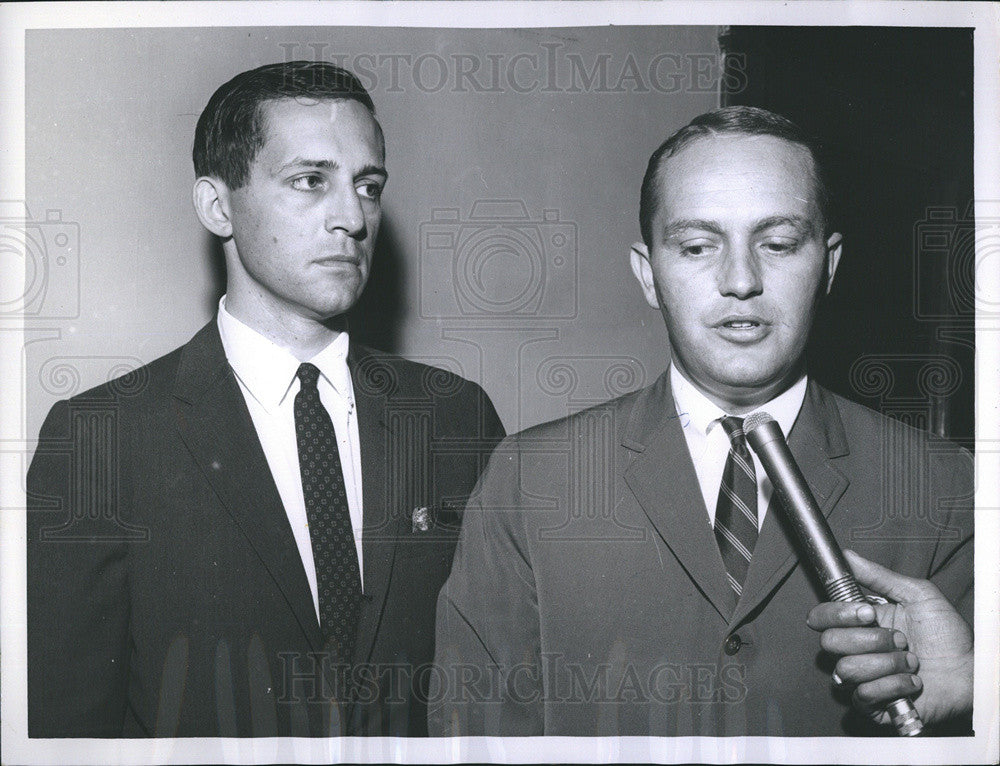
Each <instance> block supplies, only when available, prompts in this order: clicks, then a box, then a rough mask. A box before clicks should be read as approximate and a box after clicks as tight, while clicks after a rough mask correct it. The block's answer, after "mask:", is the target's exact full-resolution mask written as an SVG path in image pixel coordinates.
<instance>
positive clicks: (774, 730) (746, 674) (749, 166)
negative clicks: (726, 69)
mask: <svg viewBox="0 0 1000 766" xmlns="http://www.w3.org/2000/svg"><path fill="white" fill-rule="evenodd" d="M640 223H641V227H642V234H643V240H644V242H643V243H639V244H636V245H634V246H633V249H632V254H631V264H632V269H633V272H634V274H635V276H636V278H637V280H638V282H639V284H640V286H641V288H642V290H643V293H644V296H645V298H646V300H647V301H648V303H649V304H650V306H652V307H653V308H656V309H658V310H659V311H660V312H661V313H662V315H663V318H664V320H665V323H666V326H667V330H668V332H669V336H670V342H671V360H670V366H669V368H668V370H667V371H666V372H664V374H663V375H662V376H661V377H660V378H659V379H658V380H657V381H656V382H655V383H654V384H653V385H651V386H650V387H648V388H646V389H643V390H641V391H637V392H634V393H632V394H628V395H626V396H624V397H622V398H620V399H617V400H614V401H611V402H608V403H607V404H605V405H601V406H599V407H596V408H593V409H590V410H586V411H584V412H581V413H578V414H576V415H573V416H571V417H569V418H566V419H564V420H561V421H557V422H554V423H549V424H545V425H542V426H538V427H535V428H532V429H529V430H528V431H526V432H524V433H521V434H518V435H516V436H513V437H511V438H509V439H507V440H505V441H504V442H502V443H501V445H500V446H499V447H498V448H497V451H496V452H495V453H494V455H493V457H492V458H491V460H490V464H489V466H488V468H487V470H486V472H485V473H484V475H483V477H482V479H481V480H480V485H479V487H478V489H477V491H476V492H475V494H474V495H473V497H472V499H471V500H470V503H469V506H468V507H467V509H466V514H465V518H464V526H463V530H462V533H461V538H460V541H459V545H458V549H457V552H456V558H455V562H454V565H453V567H452V573H451V575H450V577H449V579H448V582H447V583H446V585H445V587H444V588H443V589H442V591H441V594H440V596H439V599H438V625H437V633H438V639H437V651H436V659H435V663H436V666H437V670H436V673H435V683H434V686H433V688H432V690H431V713H430V715H431V718H430V723H431V733H432V734H473V735H474V734H503V735H527V734H555V735H650V734H652V735H709V736H722V735H774V736H789V735H841V734H861V733H876V732H881V733H886V732H887V731H891V729H889V727H885V726H883V727H881V728H878V727H877V726H876V723H875V722H874V721H873V720H872V719H871V718H870V717H869V716H868V715H865V714H863V713H862V710H864V711H865V712H867V710H868V708H867V706H868V705H871V704H873V703H876V704H877V703H879V702H880V703H881V704H883V705H884V704H885V703H887V702H889V701H890V700H892V699H893V698H894V697H898V696H900V693H901V691H902V692H903V693H906V694H908V695H911V696H913V695H915V697H916V706H917V709H918V711H919V712H920V713H921V714H922V715H924V716H925V720H926V722H927V723H930V724H934V723H940V721H942V720H944V719H948V718H951V719H954V718H956V717H961V716H963V715H965V714H967V713H968V707H969V705H971V698H969V699H968V704H965V703H961V704H957V705H955V704H946V703H948V702H949V701H953V700H954V699H955V698H956V697H961V694H960V693H959V694H956V693H955V689H954V688H953V685H952V683H951V680H950V679H953V678H956V677H958V678H961V679H962V682H963V683H965V686H966V688H969V689H971V657H972V654H971V652H972V643H971V631H970V630H969V627H968V625H969V624H971V620H972V531H973V524H972V514H971V507H972V465H971V460H970V458H969V455H968V454H967V453H965V452H963V451H962V450H960V449H959V448H957V447H955V446H954V445H951V444H949V443H946V442H943V441H941V440H936V439H932V438H930V437H929V436H927V435H926V434H923V433H920V432H917V431H915V430H913V429H911V428H909V427H907V426H905V425H902V424H900V423H898V422H896V421H893V420H890V419H888V418H885V417H883V416H881V415H879V414H878V413H876V412H873V411H871V410H868V409H866V408H864V407H861V406H859V405H857V404H854V403H852V402H849V401H847V400H845V399H843V398H841V397H839V396H836V395H834V394H832V393H831V392H829V391H826V390H824V389H823V388H822V387H821V386H819V385H818V384H817V383H816V382H815V381H813V380H810V379H809V378H808V376H807V374H806V370H805V367H804V352H805V348H806V342H807V338H808V335H809V331H810V329H811V327H812V324H813V319H814V316H815V312H816V308H817V306H818V304H819V302H820V300H821V299H822V297H823V296H824V295H825V294H826V293H827V292H828V291H829V289H830V287H831V285H832V283H833V279H834V275H835V273H836V269H837V264H838V261H839V259H840V255H841V240H842V238H841V235H840V234H839V233H837V231H836V229H835V228H834V226H833V221H832V220H831V218H830V214H829V205H828V204H827V199H826V185H825V182H824V180H823V176H822V172H821V169H820V166H819V164H818V162H817V158H816V153H815V151H814V149H813V148H812V146H811V144H810V143H809V142H808V141H807V139H806V138H805V137H804V136H803V135H802V133H801V132H800V131H799V130H798V128H796V127H795V126H794V125H793V124H791V123H790V122H788V121H787V120H785V119H784V118H782V117H780V116H778V115H774V114H771V113H769V112H765V111H763V110H759V109H752V108H748V107H731V108H726V109H720V110H717V111H715V112H711V113H708V114H706V115H702V116H701V117H699V118H696V119H695V120H694V121H693V122H692V123H691V124H690V125H688V126H686V127H684V128H682V129H681V130H680V131H678V132H677V133H676V134H674V135H673V136H672V137H671V138H669V139H668V140H667V141H666V142H665V143H664V144H663V145H662V146H661V147H660V148H659V149H658V150H657V151H656V152H655V153H654V154H653V156H652V158H651V159H650V162H649V167H648V170H647V172H646V177H645V179H644V182H643V187H642V200H641V212H640ZM756 411H766V412H768V413H770V414H771V415H772V416H773V417H774V419H775V420H777V421H778V423H779V424H780V425H781V427H782V430H783V431H784V433H786V434H788V435H789V436H788V445H789V448H790V449H791V451H792V453H793V455H794V456H795V459H796V460H797V462H798V464H799V466H800V467H801V469H802V472H803V474H804V475H805V477H806V479H807V481H808V483H809V485H810V486H811V488H812V490H813V493H814V494H815V496H816V498H817V500H818V502H819V504H820V506H821V508H822V511H823V513H824V514H825V515H826V518H827V521H828V522H829V524H830V526H831V527H832V529H833V531H834V533H835V535H836V537H837V538H838V539H839V540H841V541H844V542H849V543H850V547H852V548H853V549H854V550H855V551H857V552H859V553H861V554H862V555H863V556H865V557H867V559H871V560H873V561H874V562H878V563H880V564H881V565H884V566H885V567H888V568H889V570H895V572H898V573H900V574H894V573H893V572H889V570H883V569H879V570H878V572H880V573H883V574H886V576H885V577H881V576H879V575H877V574H875V572H876V570H874V569H872V567H874V566H875V565H874V564H869V563H867V562H865V561H863V560H861V559H858V558H854V559H852V561H853V562H854V563H855V565H856V567H857V568H858V570H859V576H861V577H862V580H863V582H865V583H867V584H869V585H873V586H874V585H879V584H881V585H886V586H888V584H889V583H890V581H891V583H892V584H893V585H892V587H890V588H889V590H891V591H892V592H891V593H888V594H887V595H891V596H894V597H896V599H897V600H898V601H899V603H896V604H891V605H886V606H885V607H879V610H880V611H879V614H878V618H877V621H876V615H875V614H874V612H863V611H859V608H858V607H857V605H852V606H851V607H850V612H849V613H848V612H845V611H842V610H841V611H838V609H839V607H838V606H836V605H831V604H824V605H823V608H819V607H817V609H816V610H814V611H813V613H811V614H810V615H809V622H808V623H807V612H809V611H810V608H812V607H814V606H815V605H816V604H817V603H818V602H822V601H825V594H824V592H823V590H822V588H821V586H820V584H819V583H818V582H817V581H816V580H815V579H814V578H813V577H812V576H811V575H810V574H809V572H807V571H806V569H805V567H804V566H802V565H801V564H800V562H799V555H798V553H797V551H796V547H795V545H794V544H793V542H792V541H791V538H790V536H789V531H788V530H787V529H786V527H785V525H784V524H783V522H782V518H781V513H780V510H779V509H778V508H777V507H776V503H777V502H778V501H777V500H775V501H772V500H771V497H772V494H773V488H772V487H771V485H770V482H769V481H767V479H766V476H765V474H764V471H763V469H762V466H761V465H760V463H759V461H758V459H757V457H756V455H754V454H753V453H752V452H751V451H750V450H749V449H748V445H747V443H746V440H745V437H744V434H743V432H742V419H743V418H744V417H745V416H747V415H749V414H751V413H753V412H756ZM901 582H902V583H907V584H908V585H912V586H913V587H912V588H904V587H896V586H897V585H899V584H900V583H901ZM953 604H954V605H957V607H958V609H957V611H956V609H955V608H954V607H953V606H952V605H953ZM869 609H870V608H869ZM959 612H960V613H961V616H960V615H959ZM963 617H964V619H963ZM813 629H816V630H823V631H824V632H823V634H822V644H823V647H825V648H826V649H828V650H830V651H821V650H820V646H819V643H820V642H818V641H817V636H816V633H814V632H813ZM907 642H908V644H907ZM907 649H909V651H907ZM835 663H836V664H835ZM835 671H839V672H842V673H843V675H838V676H837V677H836V678H837V679H838V680H839V681H840V683H839V685H838V684H837V683H831V678H832V677H833V674H834V673H835ZM921 684H922V686H921ZM858 692H860V693H858ZM852 693H855V694H854V700H855V703H856V704H855V706H852V704H851V698H852ZM944 698H949V699H948V700H944ZM963 699H964V698H963ZM943 700H944V701H943ZM862 703H864V704H862Z"/></svg>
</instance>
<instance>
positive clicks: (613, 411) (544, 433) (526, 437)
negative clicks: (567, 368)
mask: <svg viewBox="0 0 1000 766" xmlns="http://www.w3.org/2000/svg"><path fill="white" fill-rule="evenodd" d="M650 388H652V387H651V386H650V387H647V388H641V389H638V390H636V391H630V392H629V393H627V394H623V395H622V396H619V397H616V398H614V399H609V400H608V401H606V402H601V403H600V404H595V405H593V406H591V407H586V408H585V409H582V410H580V411H578V412H574V413H572V414H570V415H566V416H565V417H561V418H556V419H554V420H549V421H546V422H544V423H539V424H538V425H534V426H531V427H529V428H526V429H524V430H523V431H520V432H518V433H516V434H512V435H511V436H508V437H507V439H506V440H505V442H506V443H507V444H508V445H511V444H516V443H521V442H531V441H536V440H541V441H545V440H550V439H566V438H567V437H568V435H570V434H574V433H575V434H578V435H579V437H580V438H585V436H584V435H585V434H586V433H588V432H589V431H588V427H589V426H590V425H592V424H593V422H594V420H595V419H608V420H609V422H610V423H611V425H612V426H613V427H614V430H615V434H616V436H621V434H622V433H623V431H624V428H625V426H626V425H627V424H628V420H629V417H630V416H631V414H632V410H633V409H634V407H635V404H636V401H637V400H638V399H639V397H640V396H642V395H643V394H645V393H646V392H647V391H648V390H649V389H650Z"/></svg>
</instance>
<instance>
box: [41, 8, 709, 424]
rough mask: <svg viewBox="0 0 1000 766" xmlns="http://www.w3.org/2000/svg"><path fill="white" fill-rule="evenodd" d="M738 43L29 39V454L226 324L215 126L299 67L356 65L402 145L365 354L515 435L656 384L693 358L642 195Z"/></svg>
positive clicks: (368, 301) (658, 33)
mask: <svg viewBox="0 0 1000 766" xmlns="http://www.w3.org/2000/svg"><path fill="white" fill-rule="evenodd" d="M718 32H719V30H718V28H716V27H688V28H684V27H608V28H600V27H599V28H571V29H546V30H530V29H510V30H461V29H447V30H443V29H402V28H357V27H355V28H281V29H279V28H231V29H137V30H127V29H125V30H122V29H110V30H97V29H95V30H38V31H29V32H28V35H27V48H26V50H27V62H26V64H27V104H26V106H27V157H26V159H27V176H28V177H27V187H26V188H27V192H28V196H27V200H26V202H27V205H28V209H29V213H30V216H31V218H32V219H33V220H34V221H35V222H37V225H36V226H34V227H31V228H29V235H30V236H31V237H33V238H34V240H35V242H36V246H35V247H34V248H33V249H31V248H29V256H30V257H29V259H28V261H29V262H28V263H27V267H28V272H29V280H28V282H29V283H28V286H27V290H28V292H27V294H26V295H25V301H26V303H27V313H28V319H27V321H26V330H25V334H26V344H27V345H26V356H25V371H26V374H27V383H28V398H27V435H28V437H29V438H33V437H34V436H35V435H36V434H37V432H38V429H39V427H40V425H41V421H42V419H43V418H44V415H45V413H46V412H47V411H48V409H49V407H50V406H51V405H52V403H53V402H55V401H56V400H57V399H59V398H63V397H66V396H70V395H73V394H74V393H79V392H80V391H83V390H85V389H87V388H89V387H91V386H93V385H96V384H99V383H102V382H104V381H106V380H108V379H110V378H112V377H115V376H117V375H119V374H122V373H123V372H125V371H127V370H128V369H131V368H133V367H135V366H138V365H139V364H142V363H145V362H148V361H151V360H152V359H154V358H156V357H158V356H160V355H162V354H164V353H166V352H168V351H170V350H171V349H173V348H175V347H177V346H178V345H180V344H181V343H184V342H185V341H187V340H188V339H189V338H190V336H191V335H193V334H194V333H195V332H196V331H197V330H198V328H199V327H201V325H202V324H204V323H205V322H206V321H207V320H208V319H209V318H210V317H211V316H212V315H213V313H214V310H215V305H216V302H217V300H218V297H219V296H220V295H221V292H222V289H223V286H224V282H223V280H224V275H223V272H222V270H221V261H220V256H219V252H218V248H217V246H216V245H215V244H214V242H213V240H212V238H211V237H210V236H209V235H208V234H207V233H206V232H204V230H203V229H202V228H201V226H200V224H199V223H198V221H197V218H196V217H195V214H194V212H193V210H192V207H191V202H190V189H191V183H192V181H193V170H192V167H191V159H190V150H191V144H192V139H193V134H194V126H195V122H196V120H197V117H198V114H199V113H200V112H201V110H202V108H203V107H204V105H205V103H206V102H207V101H208V98H209V96H210V95H211V93H212V92H213V91H214V90H215V88H216V87H218V86H219V85H220V84H222V83H223V82H224V81H226V80H228V79H229V78H230V77H232V76H233V75H235V74H236V73H238V72H240V71H243V70H245V69H249V68H252V67H255V66H259V65H261V64H265V63H270V62H274V61H282V60H288V59H293V58H307V59H323V60H328V61H334V62H335V63H341V64H343V65H346V66H348V67H350V68H352V69H354V70H355V71H356V72H357V73H358V74H359V75H360V76H361V77H362V80H363V81H364V83H365V85H366V86H369V87H370V90H371V93H372V96H373V98H374V100H375V103H376V107H377V110H378V117H379V120H380V121H381V123H382V126H383V128H384V130H385V134H386V138H387V153H388V156H387V163H388V167H389V172H390V180H389V185H388V187H387V190H386V194H385V197H384V216H383V230H382V234H381V237H380V243H379V247H378V250H377V255H376V263H375V267H374V271H373V275H372V280H371V282H370V283H369V287H368V289H367V291H366V294H365V296H364V298H363V300H362V305H361V306H360V307H359V309H358V311H357V312H355V315H354V316H353V317H352V336H354V337H357V338H360V339H363V340H365V341H367V342H370V343H371V344H372V345H375V346H378V347H381V348H383V349H386V350H389V351H394V352H397V353H400V354H402V355H404V356H407V357H410V358H413V359H418V360H421V361H425V362H428V363H431V364H437V365H439V366H443V367H446V368H448V369H451V370H454V371H457V372H459V373H461V374H463V375H465V376H466V377H468V378H471V379H473V380H475V381H477V382H480V383H481V384H482V385H483V386H484V387H485V389H486V390H487V392H488V393H489V394H490V395H491V396H492V398H493V400H494V402H495V404H496V406H497V409H498V411H499V413H500V416H501V418H502V419H503V421H504V424H505V426H506V427H507V429H508V430H509V431H513V430H516V429H520V428H524V427H527V426H530V425H532V424H535V423H538V422H542V421H544V420H549V419H552V418H555V417H559V416H561V415H565V414H567V413H568V412H572V411H576V410H578V409H581V408H583V407H585V406H588V405H590V404H593V403H596V402H599V401H603V400H605V399H608V398H610V397H612V396H614V395H617V394H620V393H624V392H625V391H629V390H632V389H635V388H638V387H640V386H642V385H644V384H647V383H649V382H651V381H652V380H653V379H654V378H655V377H656V375H658V374H659V373H660V372H661V371H662V370H663V368H664V367H665V365H666V361H667V358H668V348H669V347H668V344H667V341H666V337H665V330H664V328H663V324H662V321H661V319H660V317H659V315H658V314H657V313H656V312H654V311H653V310H651V309H649V308H648V307H647V306H646V304H645V302H644V301H643V300H642V297H641V295H640V292H639V289H638V287H637V286H636V285H635V283H634V280H633V278H632V276H631V272H630V271H629V267H628V258H627V253H628V246H629V244H630V243H631V242H633V241H635V240H637V239H638V238H639V227H638V220H637V219H638V198H639V185H640V182H641V179H642V174H643V172H644V170H645V165H646V161H647V159H648V157H649V154H650V153H651V152H652V151H653V149H655V148H656V146H657V145H658V144H659V143H660V142H661V141H662V140H663V139H664V138H665V137H666V136H667V135H668V134H669V133H671V132H672V131H673V130H675V129H676V128H678V127H679V126H681V125H683V124H684V123H685V122H687V121H688V120H689V119H690V118H691V117H693V116H694V115H696V114H699V113H701V112H704V111H706V110H708V109H711V108H714V107H715V106H717V105H718V103H719V79H720V66H719V64H720V62H719V54H718V41H717V37H718ZM501 203H502V204H501ZM50 211H53V212H50Z"/></svg>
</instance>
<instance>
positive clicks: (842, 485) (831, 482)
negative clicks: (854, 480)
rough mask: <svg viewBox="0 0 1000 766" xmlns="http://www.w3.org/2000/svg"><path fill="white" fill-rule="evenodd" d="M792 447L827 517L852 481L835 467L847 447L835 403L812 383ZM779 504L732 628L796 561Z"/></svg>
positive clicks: (773, 505) (772, 508) (771, 512)
mask: <svg viewBox="0 0 1000 766" xmlns="http://www.w3.org/2000/svg"><path fill="white" fill-rule="evenodd" d="M788 447H789V449H790V450H791V452H792V455H793V456H794V457H795V461H796V462H797V463H798V465H799V469H800V470H801V471H802V475H803V476H804V477H805V479H806V482H807V483H808V484H809V488H810V489H811V490H812V493H813V495H814V497H815V498H816V502H817V504H818V505H819V507H820V510H821V511H822V512H823V515H824V516H825V517H826V518H827V519H829V518H830V516H831V515H832V514H833V513H834V511H835V510H836V508H837V502H838V501H839V500H840V498H841V497H842V496H843V494H844V491H845V490H846V489H847V486H848V483H849V481H848V479H847V477H846V476H844V474H843V473H841V472H840V471H839V470H838V469H837V467H836V458H839V457H842V456H844V455H846V454H847V453H848V451H849V449H848V445H847V437H846V436H845V434H844V428H843V425H842V424H841V422H840V414H839V413H838V411H837V408H836V404H835V403H834V402H833V401H832V400H831V399H830V397H829V395H828V394H826V393H825V392H824V391H823V389H822V388H820V387H819V386H818V385H817V384H816V383H814V382H812V381H810V382H809V387H808V389H807V392H806V398H805V401H804V402H803V404H802V411H801V412H800V413H799V417H798V418H797V419H796V421H795V425H794V426H793V427H792V431H791V434H790V435H789V437H788ZM779 502H780V501H779V500H778V499H777V497H774V498H773V499H772V500H771V502H770V504H769V506H768V511H767V515H766V516H765V517H764V523H763V525H762V526H761V534H760V537H759V538H758V540H757V546H756V548H755V549H754V552H753V559H752V560H751V562H750V571H749V572H748V574H747V581H746V583H745V584H744V588H743V596H742V597H741V599H740V602H739V604H738V605H737V607H736V610H735V612H734V613H733V616H732V623H733V624H738V623H739V622H740V621H741V620H743V618H744V617H746V615H747V614H749V613H750V612H751V611H753V610H754V609H755V608H756V607H757V606H758V605H759V604H760V603H761V602H762V601H764V600H765V599H766V598H768V596H770V594H771V593H772V592H773V591H774V590H775V589H776V588H777V587H778V586H779V585H780V584H781V583H782V582H783V581H784V579H785V577H787V575H788V574H789V572H791V570H792V569H793V568H794V567H795V565H796V564H797V563H798V560H799V558H798V553H797V549H796V544H795V543H793V542H792V539H791V537H790V536H789V530H788V528H787V526H786V524H785V523H784V522H783V516H782V509H781V508H780V507H778V504H779Z"/></svg>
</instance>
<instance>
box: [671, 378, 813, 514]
mask: <svg viewBox="0 0 1000 766" xmlns="http://www.w3.org/2000/svg"><path fill="white" fill-rule="evenodd" d="M670 388H671V390H672V391H673V395H674V404H675V405H676V407H677V415H678V417H679V418H680V421H681V426H682V428H683V429H684V438H685V439H686V440H687V446H688V452H690V453H691V461H692V462H693V463H694V471H695V474H696V475H697V476H698V484H699V486H700V487H701V495H702V497H703V498H705V508H706V509H708V521H709V523H710V524H711V525H712V526H713V527H714V526H715V506H716V504H717V503H718V501H719V486H720V485H721V484H722V472H723V471H724V470H725V467H726V458H727V457H728V456H729V447H730V442H729V436H728V435H727V434H726V430H725V429H724V428H723V427H722V423H721V420H722V418H724V417H725V416H726V415H728V414H729V413H727V412H724V411H723V410H722V409H720V408H719V406H718V405H716V404H715V403H714V402H712V401H710V400H709V399H708V397H706V396H705V395H704V394H703V393H702V392H701V391H699V390H698V389H697V388H696V387H695V386H694V384H692V383H691V381H689V380H688V379H687V378H685V377H684V375H683V374H682V373H681V371H680V370H678V369H677V367H676V365H671V366H670ZM805 396H806V376H805V375H803V376H802V377H801V378H799V380H798V381H797V382H796V383H795V384H794V385H793V386H792V387H791V388H788V389H786V390H785V391H784V392H783V393H781V394H779V395H778V396H776V397H775V398H774V399H772V400H771V401H769V402H767V403H766V404H762V405H761V406H760V407H758V408H757V409H756V410H754V411H755V412H757V411H764V412H766V413H768V414H769V415H770V416H771V417H772V418H774V419H775V420H776V421H778V425H780V426H781V431H782V433H783V434H785V437H786V438H787V437H788V434H789V433H790V432H791V430H792V426H793V425H794V424H795V419H796V418H797V417H798V416H799V410H801V409H802V402H803V401H804V400H805ZM750 414H751V413H749V412H748V413H747V414H746V415H741V416H740V417H743V418H746V417H749V415H750ZM747 447H748V448H749V449H750V454H751V455H752V456H753V465H754V471H756V473H757V528H758V529H760V526H761V524H763V523H764V515H765V513H766V511H767V504H768V503H769V502H770V500H771V492H772V487H771V480H770V479H768V478H767V474H766V473H765V472H764V467H763V466H762V465H761V464H760V458H758V457H757V453H755V452H754V451H753V449H752V448H750V445H749V443H748V444H747Z"/></svg>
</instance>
